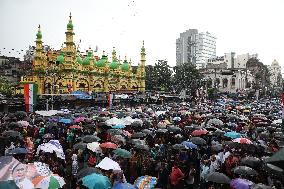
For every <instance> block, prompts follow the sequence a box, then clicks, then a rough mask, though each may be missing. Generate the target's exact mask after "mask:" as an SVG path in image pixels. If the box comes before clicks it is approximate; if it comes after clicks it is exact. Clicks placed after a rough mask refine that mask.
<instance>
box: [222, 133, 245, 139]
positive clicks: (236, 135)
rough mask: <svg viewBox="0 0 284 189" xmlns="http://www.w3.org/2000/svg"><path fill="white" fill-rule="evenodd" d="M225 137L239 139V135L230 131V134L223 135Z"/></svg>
mask: <svg viewBox="0 0 284 189" xmlns="http://www.w3.org/2000/svg"><path fill="white" fill-rule="evenodd" d="M224 136H225V137H228V138H234V139H235V138H241V137H242V136H241V134H240V133H237V132H235V131H232V132H227V133H225V134H224Z"/></svg>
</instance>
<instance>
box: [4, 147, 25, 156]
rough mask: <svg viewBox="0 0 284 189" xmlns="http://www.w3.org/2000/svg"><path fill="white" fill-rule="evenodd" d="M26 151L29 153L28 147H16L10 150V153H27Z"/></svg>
mask: <svg viewBox="0 0 284 189" xmlns="http://www.w3.org/2000/svg"><path fill="white" fill-rule="evenodd" d="M26 153H28V151H27V149H26V148H14V149H12V150H10V151H9V152H8V154H9V155H16V154H26Z"/></svg>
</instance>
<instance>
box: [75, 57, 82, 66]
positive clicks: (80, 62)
mask: <svg viewBox="0 0 284 189" xmlns="http://www.w3.org/2000/svg"><path fill="white" fill-rule="evenodd" d="M76 61H77V62H78V63H79V64H83V59H82V58H81V56H79V55H77V58H76Z"/></svg>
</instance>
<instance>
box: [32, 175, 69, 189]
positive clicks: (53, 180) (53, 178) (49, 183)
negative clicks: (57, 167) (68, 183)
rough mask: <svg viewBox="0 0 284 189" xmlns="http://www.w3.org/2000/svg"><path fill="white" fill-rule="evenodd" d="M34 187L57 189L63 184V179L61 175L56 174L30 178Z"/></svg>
mask: <svg viewBox="0 0 284 189" xmlns="http://www.w3.org/2000/svg"><path fill="white" fill-rule="evenodd" d="M32 183H33V184H34V186H35V188H42V189H57V188H62V186H63V185H64V184H65V181H64V179H63V178H62V177H60V176H59V175H57V174H52V175H49V176H38V177H36V178H35V179H33V180H32Z"/></svg>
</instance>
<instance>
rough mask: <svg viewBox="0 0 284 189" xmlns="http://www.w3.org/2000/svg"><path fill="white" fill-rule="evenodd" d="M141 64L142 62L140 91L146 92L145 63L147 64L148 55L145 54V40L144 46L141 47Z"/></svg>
mask: <svg viewBox="0 0 284 189" xmlns="http://www.w3.org/2000/svg"><path fill="white" fill-rule="evenodd" d="M140 55H141V62H140V65H139V67H140V82H139V83H140V86H139V87H140V89H139V91H145V62H146V57H145V56H146V53H145V47H144V40H143V45H142V47H141V53H140Z"/></svg>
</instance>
